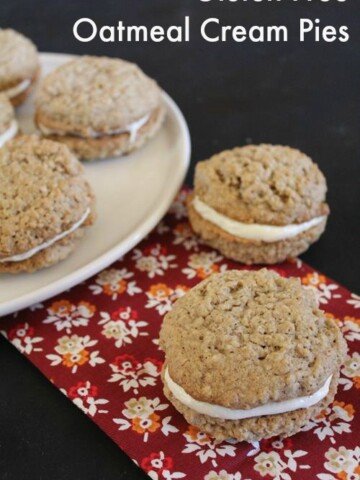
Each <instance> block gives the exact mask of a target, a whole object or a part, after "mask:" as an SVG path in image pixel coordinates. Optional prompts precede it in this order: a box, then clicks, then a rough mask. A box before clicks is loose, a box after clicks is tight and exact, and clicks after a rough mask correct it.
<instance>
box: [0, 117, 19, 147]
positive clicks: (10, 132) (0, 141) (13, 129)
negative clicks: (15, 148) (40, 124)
mask: <svg viewBox="0 0 360 480" xmlns="http://www.w3.org/2000/svg"><path fill="white" fill-rule="evenodd" d="M17 131H18V124H17V121H16V120H13V121H12V122H11V124H10V127H9V128H8V129H7V130H6V132H4V133H2V134H1V135H0V148H1V147H3V146H4V145H5V143H6V142H8V141H9V140H11V139H12V138H14V137H15V135H16V134H17Z"/></svg>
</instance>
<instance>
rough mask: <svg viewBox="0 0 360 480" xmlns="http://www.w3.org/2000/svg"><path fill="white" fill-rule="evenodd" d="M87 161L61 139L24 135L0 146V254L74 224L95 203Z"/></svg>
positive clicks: (27, 246)
mask: <svg viewBox="0 0 360 480" xmlns="http://www.w3.org/2000/svg"><path fill="white" fill-rule="evenodd" d="M82 174H83V167H82V165H81V164H80V162H79V161H78V160H77V159H76V158H75V156H74V155H73V154H72V153H71V152H70V150H69V149H68V148H67V147H66V146H65V145H62V144H59V143H57V142H52V141H50V140H41V139H39V138H38V137H36V136H34V135H33V136H26V135H23V136H20V137H18V138H16V139H15V140H12V141H10V142H8V143H7V144H6V146H5V147H3V148H1V149H0V258H1V257H8V256H11V255H17V254H21V253H23V252H26V251H28V250H31V249H32V248H35V247H37V246H39V245H41V244H43V243H44V242H46V241H48V240H51V239H53V238H54V237H56V236H57V235H58V234H60V233H63V232H64V231H67V230H68V229H70V228H71V227H72V226H73V225H74V224H75V223H76V222H78V221H79V219H81V217H82V216H84V214H86V211H87V210H89V209H90V208H91V206H92V203H93V194H92V191H91V188H90V186H89V184H88V182H87V181H86V180H85V178H84V177H83V175H82Z"/></svg>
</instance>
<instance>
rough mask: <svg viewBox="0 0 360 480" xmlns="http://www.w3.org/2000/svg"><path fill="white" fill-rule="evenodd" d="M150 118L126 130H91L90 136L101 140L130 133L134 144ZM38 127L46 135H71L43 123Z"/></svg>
mask: <svg viewBox="0 0 360 480" xmlns="http://www.w3.org/2000/svg"><path fill="white" fill-rule="evenodd" d="M149 118H150V114H148V115H145V116H144V117H142V118H140V120H136V122H133V123H130V125H127V126H126V127H124V128H119V129H118V130H110V131H109V132H106V133H103V132H97V131H96V130H92V129H91V130H90V131H89V135H90V137H91V138H101V137H105V136H107V135H120V134H121V133H129V134H130V143H134V142H135V141H136V139H137V136H138V132H139V130H140V129H141V128H142V127H143V126H144V125H145V124H146V123H147V122H148V121H149ZM38 127H39V129H40V131H41V132H42V133H43V134H44V135H62V136H65V135H68V134H69V133H68V132H64V131H60V130H55V129H52V128H48V127H46V126H45V125H43V124H41V123H39V124H38ZM70 135H74V134H72V133H70ZM77 136H81V135H77ZM82 138H85V137H82Z"/></svg>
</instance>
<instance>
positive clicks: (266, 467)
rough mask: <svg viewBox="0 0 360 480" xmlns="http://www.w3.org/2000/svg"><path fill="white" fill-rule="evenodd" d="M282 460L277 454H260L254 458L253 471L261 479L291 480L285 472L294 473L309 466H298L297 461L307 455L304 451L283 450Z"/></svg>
mask: <svg viewBox="0 0 360 480" xmlns="http://www.w3.org/2000/svg"><path fill="white" fill-rule="evenodd" d="M283 454H284V458H281V456H280V454H279V453H278V452H274V451H271V452H261V453H260V454H259V455H257V456H256V457H255V465H254V470H256V471H257V472H259V473H260V475H261V476H262V477H266V476H269V477H271V478H274V479H275V480H291V476H290V475H289V473H288V472H286V471H285V470H290V471H291V472H296V471H297V469H298V468H299V469H302V470H304V469H309V468H310V466H309V465H303V464H301V465H299V464H298V461H297V459H298V458H300V457H303V456H305V455H307V452H305V451H304V450H296V451H294V452H292V451H291V450H285V451H284V452H283Z"/></svg>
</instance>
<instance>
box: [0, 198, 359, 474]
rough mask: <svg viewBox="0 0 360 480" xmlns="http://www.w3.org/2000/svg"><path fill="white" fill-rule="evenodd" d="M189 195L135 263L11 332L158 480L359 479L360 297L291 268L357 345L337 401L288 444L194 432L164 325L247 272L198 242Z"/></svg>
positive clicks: (130, 257) (12, 324)
mask: <svg viewBox="0 0 360 480" xmlns="http://www.w3.org/2000/svg"><path fill="white" fill-rule="evenodd" d="M186 195H187V192H186V191H185V190H184V191H182V192H181V193H180V194H179V195H178V197H177V198H176V200H175V202H174V203H173V205H172V207H171V209H170V212H169V215H168V216H167V217H166V218H165V220H164V221H163V222H161V223H160V224H159V225H158V227H157V228H156V229H155V231H153V232H152V233H151V234H150V235H149V236H148V238H146V239H145V240H144V241H143V242H142V243H141V244H140V245H138V246H137V248H136V249H134V250H133V251H132V252H130V253H129V254H127V255H126V256H125V258H123V259H120V260H119V261H118V262H116V263H114V264H113V265H112V266H111V267H109V268H108V269H106V270H104V271H103V272H101V273H99V274H98V275H97V276H95V277H94V278H91V279H90V280H88V281H87V282H85V283H83V284H80V285H78V286H77V287H75V288H73V289H72V290H70V291H68V292H64V293H63V294H61V295H59V296H58V297H56V298H53V299H51V300H49V301H47V302H45V303H44V304H38V305H35V306H33V307H31V308H30V309H28V310H25V311H23V312H20V313H18V314H15V315H11V316H8V317H6V318H3V319H1V320H0V330H1V331H2V334H3V335H4V336H5V337H6V338H7V339H8V340H9V341H10V342H11V343H12V344H13V345H14V346H15V347H16V348H17V349H18V350H19V351H20V352H21V353H23V354H24V355H25V356H26V357H27V358H28V359H29V360H30V361H31V362H32V363H34V364H35V365H36V366H37V367H38V368H39V369H40V370H41V371H42V372H43V374H44V375H45V376H46V377H47V378H49V379H51V382H52V383H53V384H54V385H55V386H56V387H57V388H59V389H60V390H61V391H62V392H63V393H64V395H66V396H67V398H68V399H69V400H70V401H72V402H73V403H74V404H75V405H76V406H77V407H78V408H80V409H81V410H82V411H83V412H84V413H85V414H86V415H88V416H89V418H91V419H92V420H93V421H94V422H95V423H97V424H98V425H99V426H100V428H102V429H103V431H104V432H105V433H106V434H107V435H109V436H110V437H111V438H112V439H113V441H114V442H115V443H116V444H117V445H118V446H119V447H120V448H121V449H122V450H124V451H125V452H126V453H127V454H128V455H129V456H130V457H131V458H132V459H133V460H134V462H135V463H136V464H137V465H139V466H140V467H141V468H142V469H143V470H144V472H146V473H147V474H148V475H149V477H150V478H152V479H153V480H161V479H167V480H171V479H181V478H185V479H189V480H259V479H274V480H292V479H293V480H307V479H309V480H310V479H317V478H318V479H320V480H350V479H351V480H355V479H359V480H360V468H359V457H360V448H359V446H358V444H359V431H360V422H359V408H360V405H359V393H360V355H359V341H360V297H359V296H357V295H355V294H351V293H350V292H348V291H347V290H345V289H344V288H343V287H341V286H340V285H338V284H337V283H336V282H334V281H332V280H330V279H328V278H327V277H326V276H325V275H323V274H320V273H318V272H315V271H314V270H313V269H312V268H310V267H309V266H307V265H305V264H303V263H302V261H301V260H293V261H290V262H287V263H284V264H281V265H276V266H274V267H272V268H273V269H274V270H276V271H277V272H278V273H279V274H280V275H283V276H297V277H299V278H300V279H301V282H302V283H303V285H304V286H305V287H306V288H309V289H312V290H313V291H314V292H315V294H316V295H317V297H318V299H319V302H320V305H321V308H322V309H323V310H325V312H326V314H327V315H328V316H329V317H331V318H333V319H334V320H335V321H336V322H338V324H339V326H340V328H341V329H342V331H343V334H344V336H345V338H346V340H347V342H348V347H349V351H348V356H347V359H346V361H345V363H344V365H343V367H342V369H341V379H340V385H339V390H338V394H337V396H336V399H335V401H334V403H333V404H332V405H330V406H329V407H328V408H327V409H326V410H324V411H323V412H321V414H320V415H319V416H318V417H317V418H315V419H313V421H312V422H310V423H309V425H307V426H306V427H304V428H303V431H302V432H300V433H299V434H297V435H295V436H294V437H291V438H288V439H280V438H273V439H269V440H263V441H261V442H258V443H257V442H256V443H253V444H248V443H245V442H241V443H237V442H235V441H233V440H231V439H229V440H228V441H225V442H218V441H216V440H214V439H212V438H210V437H209V436H208V435H206V434H205V433H203V432H201V431H199V430H198V429H197V428H195V427H194V426H191V425H188V424H187V423H186V422H185V420H184V418H183V417H182V416H181V415H180V414H179V413H177V412H176V410H175V409H174V408H173V407H172V405H170V404H169V402H168V401H167V399H166V398H165V397H164V395H163V393H162V382H161V377H160V371H161V366H162V362H163V354H162V352H161V351H160V350H159V347H158V334H159V328H160V325H161V322H162V317H163V315H164V314H166V312H168V311H169V310H170V309H171V307H172V304H173V303H174V301H176V299H177V298H179V297H181V296H182V295H184V294H185V293H186V292H187V291H188V290H189V288H191V287H193V286H194V285H196V284H197V283H198V282H200V281H201V280H203V279H204V278H206V277H207V276H208V275H211V274H212V273H214V272H222V271H225V270H227V269H232V268H254V267H244V266H242V265H239V264H237V263H235V262H231V261H229V260H227V259H225V258H223V257H222V256H221V255H220V254H219V253H218V252H216V251H214V250H211V249H209V248H207V247H205V246H204V245H202V244H201V242H199V240H198V239H197V238H196V237H195V236H194V234H193V232H192V230H191V228H190V227H189V224H188V222H187V218H186V209H185V206H184V201H185V198H186Z"/></svg>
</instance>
